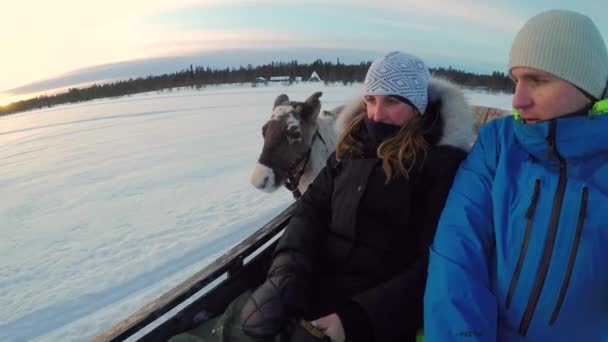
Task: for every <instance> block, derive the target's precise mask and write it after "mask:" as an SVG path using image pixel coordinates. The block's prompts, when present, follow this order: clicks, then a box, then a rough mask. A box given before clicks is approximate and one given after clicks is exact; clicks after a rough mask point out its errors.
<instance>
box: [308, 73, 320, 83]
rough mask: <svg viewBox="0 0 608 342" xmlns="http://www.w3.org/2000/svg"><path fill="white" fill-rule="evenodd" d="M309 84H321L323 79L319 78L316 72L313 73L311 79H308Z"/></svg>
mask: <svg viewBox="0 0 608 342" xmlns="http://www.w3.org/2000/svg"><path fill="white" fill-rule="evenodd" d="M308 81H309V82H321V81H322V80H321V77H319V74H317V72H316V71H313V72H312V74H311V75H310V78H309V79H308Z"/></svg>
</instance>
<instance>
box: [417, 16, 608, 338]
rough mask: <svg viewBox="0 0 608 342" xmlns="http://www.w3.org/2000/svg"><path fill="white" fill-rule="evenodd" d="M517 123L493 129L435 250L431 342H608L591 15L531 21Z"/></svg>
mask: <svg viewBox="0 0 608 342" xmlns="http://www.w3.org/2000/svg"><path fill="white" fill-rule="evenodd" d="M509 73H510V75H511V77H512V78H513V80H514V81H515V83H516V90H515V95H514V97H513V107H514V115H513V116H509V117H505V118H502V119H499V120H495V121H493V122H490V123H489V124H487V125H486V126H485V127H483V128H482V130H481V132H480V134H479V137H478V140H477V142H476V143H475V145H474V147H473V149H472V151H471V153H470V154H469V156H468V157H467V159H466V160H465V161H464V162H463V164H462V165H461V167H460V169H459V171H458V174H457V176H456V178H455V180H454V184H453V186H452V189H451V191H450V195H449V197H448V199H447V202H446V205H445V208H444V211H443V213H442V216H441V219H440V222H439V225H438V228H437V233H436V236H435V240H434V242H433V245H432V246H431V250H430V263H429V275H428V281H427V288H426V293H425V299H424V305H425V308H424V310H425V314H424V319H425V335H426V340H427V341H459V340H462V341H496V340H499V341H524V340H525V341H607V340H608V99H606V97H607V94H606V88H607V83H608V52H607V51H606V45H605V43H604V39H603V38H602V36H601V34H600V32H599V30H598V29H597V27H596V26H595V24H594V23H593V22H592V21H591V19H589V18H588V17H587V16H584V15H582V14H579V13H575V12H570V11H562V10H554V11H548V12H544V13H541V14H539V15H537V16H535V17H533V18H531V19H530V20H529V21H528V22H527V23H526V24H525V25H524V26H523V28H522V29H521V30H520V31H519V32H518V34H517V35H516V37H515V40H514V42H513V45H512V47H511V52H510V59H509Z"/></svg>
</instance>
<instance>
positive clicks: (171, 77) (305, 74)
mask: <svg viewBox="0 0 608 342" xmlns="http://www.w3.org/2000/svg"><path fill="white" fill-rule="evenodd" d="M370 64H371V62H361V63H360V64H343V63H341V62H340V60H339V59H338V60H337V61H336V63H333V62H327V61H322V60H320V59H318V60H316V61H315V62H313V63H310V64H302V63H298V61H297V60H294V61H291V62H272V63H270V64H265V65H260V66H255V67H254V66H252V65H251V64H250V65H248V66H246V67H243V66H241V67H239V68H225V69H210V68H209V67H206V68H205V67H201V66H198V67H193V66H192V65H190V67H189V68H186V69H184V70H181V71H178V72H175V73H172V74H163V75H158V76H147V77H143V78H142V77H140V78H135V79H133V78H131V79H128V80H124V81H117V82H113V83H106V84H94V85H92V86H89V87H86V88H70V89H69V90H68V91H67V92H65V93H60V94H56V95H50V96H46V95H42V96H38V97H35V98H31V99H28V100H23V101H18V102H14V103H10V104H8V105H5V106H0V116H2V115H7V114H13V113H17V112H23V111H27V110H32V109H41V108H45V107H53V106H55V105H59V104H64V103H75V102H82V101H89V100H94V99H100V98H108V97H118V96H124V95H131V94H137V93H143V92H149V91H159V92H162V91H172V90H173V89H174V88H183V87H190V88H195V89H199V90H200V89H202V88H205V87H207V86H211V85H219V84H230V83H237V84H238V83H240V84H251V85H252V86H259V85H260V84H264V83H265V81H264V80H266V81H269V80H270V78H271V77H273V76H288V78H287V79H286V80H283V81H282V83H284V84H292V83H294V82H298V81H299V80H300V78H301V80H302V81H308V80H309V78H310V76H311V75H312V73H313V72H316V73H317V74H318V75H319V77H320V78H321V80H322V82H325V84H335V83H341V84H344V85H347V84H352V83H354V82H363V79H364V78H365V74H366V72H367V69H368V68H369V66H370ZM430 71H431V73H432V74H433V75H435V76H437V77H441V78H444V79H448V80H451V81H452V82H454V83H456V84H460V85H462V86H465V87H470V88H475V89H483V90H487V91H495V92H513V90H514V85H513V82H512V81H511V79H510V78H509V77H508V75H507V74H505V73H502V72H498V71H495V72H493V73H492V74H491V75H487V74H475V73H471V72H465V71H462V70H457V69H453V68H451V67H449V68H447V69H446V68H431V69H430ZM260 77H262V78H263V79H264V80H263V79H260Z"/></svg>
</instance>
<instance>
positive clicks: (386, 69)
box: [363, 51, 430, 114]
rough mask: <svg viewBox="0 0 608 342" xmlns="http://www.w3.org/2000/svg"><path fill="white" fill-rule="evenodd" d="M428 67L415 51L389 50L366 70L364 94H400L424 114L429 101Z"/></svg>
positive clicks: (399, 95)
mask: <svg viewBox="0 0 608 342" xmlns="http://www.w3.org/2000/svg"><path fill="white" fill-rule="evenodd" d="M429 78H430V73H429V68H427V66H426V64H424V62H423V61H422V60H421V59H420V58H418V57H416V56H412V55H408V54H405V53H403V52H399V51H393V52H389V53H388V54H387V55H386V56H384V57H380V58H378V59H376V60H375V61H374V62H373V63H372V65H371V66H370V67H369V70H368V71H367V75H366V76H365V82H364V87H365V89H364V91H363V95H366V96H367V95H392V96H397V97H401V98H403V99H405V100H407V102H409V103H410V104H411V105H412V106H413V107H414V108H416V109H417V110H418V112H420V114H424V111H425V110H426V105H427V101H428V86H429Z"/></svg>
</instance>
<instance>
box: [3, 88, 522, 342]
mask: <svg viewBox="0 0 608 342" xmlns="http://www.w3.org/2000/svg"><path fill="white" fill-rule="evenodd" d="M360 88H361V85H360V84H355V85H353V86H324V85H323V84H319V83H316V84H315V83H312V84H311V83H309V84H297V85H293V86H268V87H264V86H262V87H258V88H251V87H249V86H224V87H209V88H206V89H202V90H201V91H196V90H182V91H179V92H172V93H168V92H164V93H147V94H141V95H136V96H131V97H123V98H118V99H110V100H98V101H93V102H88V103H81V104H75V105H66V106H61V107H56V108H52V109H45V110H40V111H34V112H27V113H22V114H18V115H13V116H8V117H3V118H0V341H29V340H45V341H81V340H86V339H87V338H90V337H91V336H93V335H96V334H98V333H100V332H101V331H103V330H104V329H106V328H108V327H109V326H111V325H112V324H113V323H115V322H117V321H119V320H120V319H122V318H124V317H126V316H127V315H128V314H130V313H131V312H133V311H135V310H136V309H138V308H139V307H140V306H141V305H143V304H144V303H146V302H148V301H149V300H151V299H153V298H155V297H157V296H159V295H160V294H162V293H163V292H164V291H166V290H168V289H169V288H171V287H172V286H174V285H176V284H177V283H179V282H181V281H182V280H184V279H186V278H187V277H188V276H190V275H191V274H192V273H194V272H195V271H197V270H198V269H200V268H201V267H202V266H204V265H206V264H208V263H210V262H211V261H212V260H213V259H214V258H215V257H217V256H218V255H220V254H221V253H222V252H223V251H225V250H226V249H228V248H230V247H232V246H234V245H235V244H236V243H238V242H239V241H240V240H242V239H243V238H244V237H246V236H247V235H249V234H251V233H252V232H253V231H254V230H255V229H257V228H259V227H260V226H261V225H262V224H263V223H265V222H266V221H268V220H269V219H270V218H272V217H273V216H274V215H275V214H277V213H278V212H279V211H280V210H281V209H283V208H285V207H286V206H288V205H289V204H290V203H291V202H292V198H291V194H289V193H288V192H287V191H286V190H280V191H279V192H277V193H274V194H270V195H269V194H265V193H262V192H259V191H257V190H255V189H254V188H253V187H252V186H250V185H249V183H248V176H249V171H250V168H251V167H252V166H253V164H254V162H255V161H256V159H257V156H258V153H259V151H260V150H261V145H262V137H261V126H262V124H263V123H264V122H265V121H266V120H267V119H268V117H269V115H270V109H271V106H272V103H273V101H274V99H275V97H276V96H277V95H279V94H280V93H287V94H288V95H289V96H290V98H292V99H295V100H304V99H305V98H306V97H307V96H308V95H310V94H311V93H312V92H314V91H318V90H321V91H323V93H324V95H323V97H322V98H321V100H322V103H323V105H324V108H327V109H329V108H332V107H335V106H337V105H339V104H342V103H345V102H347V101H349V100H350V99H351V98H352V97H353V96H355V95H356V94H357V93H358V91H359V90H360ZM467 96H468V97H469V98H470V100H471V103H473V104H482V105H487V106H496V107H501V108H510V107H511V105H510V96H509V95H505V94H500V95H492V94H483V93H475V92H470V91H467Z"/></svg>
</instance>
